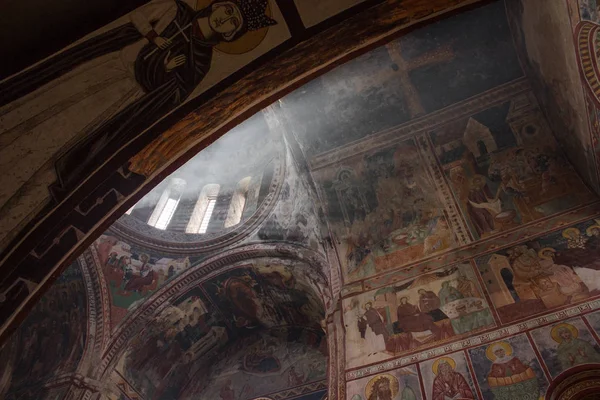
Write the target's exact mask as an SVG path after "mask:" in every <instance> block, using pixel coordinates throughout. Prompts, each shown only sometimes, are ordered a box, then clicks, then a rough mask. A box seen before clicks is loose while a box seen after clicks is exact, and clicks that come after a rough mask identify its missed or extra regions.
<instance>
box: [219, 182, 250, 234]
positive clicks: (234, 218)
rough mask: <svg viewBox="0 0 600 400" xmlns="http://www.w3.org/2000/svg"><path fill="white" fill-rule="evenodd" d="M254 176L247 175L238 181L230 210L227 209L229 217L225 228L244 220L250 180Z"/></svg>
mask: <svg viewBox="0 0 600 400" xmlns="http://www.w3.org/2000/svg"><path fill="white" fill-rule="evenodd" d="M251 180H252V177H250V176H247V177H245V178H244V179H242V180H241V181H239V182H238V184H237V188H236V189H235V193H233V197H232V198H231V204H230V205H229V211H227V218H226V219H225V225H224V226H225V228H229V227H230V226H235V225H237V224H239V223H240V221H241V220H242V215H243V214H244V207H245V206H246V200H247V198H248V189H249V188H250V181H251Z"/></svg>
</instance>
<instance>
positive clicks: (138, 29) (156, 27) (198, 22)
mask: <svg viewBox="0 0 600 400" xmlns="http://www.w3.org/2000/svg"><path fill="white" fill-rule="evenodd" d="M200 1H201V0H198V2H200ZM198 2H196V0H186V1H185V2H184V1H182V0H152V1H151V2H150V3H148V4H147V5H145V6H143V7H140V8H138V9H136V10H135V11H133V12H132V13H131V14H130V15H129V17H130V22H129V23H126V24H124V25H121V26H118V27H116V28H113V29H111V30H108V31H105V32H103V33H100V34H98V35H96V36H93V37H91V38H90V39H88V40H86V41H84V42H81V43H79V44H77V45H75V46H73V47H71V48H68V49H66V50H64V51H63V52H60V53H58V54H56V55H55V56H53V57H51V58H49V59H47V60H45V61H43V62H41V63H40V64H37V65H36V66H34V67H32V68H30V69H28V70H26V71H24V72H23V73H21V74H18V75H15V76H13V77H11V78H9V79H7V80H5V81H4V82H1V83H0V116H2V118H1V119H0V122H1V123H0V134H3V133H6V132H7V131H13V132H12V133H13V134H15V135H18V134H19V133H22V134H23V135H25V134H27V135H29V138H30V139H32V140H34V141H35V140H36V137H37V138H43V137H44V136H48V137H50V136H51V137H60V134H62V136H65V134H64V133H63V132H64V131H65V129H66V130H69V129H72V130H73V132H70V133H71V136H70V138H66V139H71V138H73V137H76V136H81V137H84V140H83V141H80V142H79V143H77V144H76V146H75V148H74V149H71V150H70V151H69V152H68V153H67V154H65V155H64V156H63V157H62V158H61V159H60V160H59V161H58V164H57V170H58V173H59V175H61V171H66V172H65V174H66V175H67V176H66V177H65V176H60V180H61V183H62V184H63V185H64V186H70V185H72V184H74V183H76V182H75V181H76V180H77V179H78V178H81V177H82V176H83V174H84V173H87V172H89V171H90V168H91V167H93V165H90V161H91V160H92V159H96V162H97V160H105V159H107V158H108V157H109V156H110V155H111V154H112V153H114V152H115V151H116V150H117V149H118V148H119V147H120V145H122V144H124V143H127V142H128V141H129V140H130V139H132V138H134V137H135V136H137V135H138V134H139V133H141V132H143V131H144V130H145V129H147V128H148V127H150V126H151V125H152V124H153V123H155V122H156V121H157V120H158V119H160V118H161V117H162V116H164V115H165V114H167V113H168V112H170V111H171V110H173V109H174V108H176V107H177V106H179V105H180V104H182V103H183V102H184V101H185V100H186V99H187V98H188V97H189V96H190V95H191V93H192V92H193V90H194V89H195V88H196V87H197V86H198V85H199V84H200V82H202V80H203V79H204V78H205V76H206V74H207V73H208V71H209V69H210V68H211V62H212V55H213V50H214V48H215V47H218V46H219V45H220V44H223V43H232V42H235V41H238V42H242V41H243V40H244V39H245V37H244V35H246V34H248V33H249V32H254V31H259V30H263V29H265V28H268V27H269V26H272V25H275V24H276V23H277V22H276V21H275V20H273V19H271V18H270V17H269V16H268V15H267V13H268V3H267V0H228V1H219V0H217V1H213V2H212V3H210V5H208V6H206V7H203V8H199V9H196V6H197V4H198ZM263 37H264V36H263ZM260 40H262V38H261V39H260ZM257 44H258V43H256V45H257ZM253 47H255V46H253ZM250 49H251V48H250ZM246 51H247V50H246ZM217 68H218V66H217ZM16 100H18V101H16ZM78 107H79V109H78ZM61 114H62V116H61ZM61 118H62V120H65V119H67V120H69V125H68V126H65V125H64V123H63V124H61V123H60V121H61ZM22 126H26V127H27V131H26V132H15V131H18V130H19V129H21V127H22ZM53 129H54V130H56V131H57V132H52V130H53ZM54 133H56V135H54ZM65 143H66V141H65ZM1 156H2V155H1V154H0V157H1Z"/></svg>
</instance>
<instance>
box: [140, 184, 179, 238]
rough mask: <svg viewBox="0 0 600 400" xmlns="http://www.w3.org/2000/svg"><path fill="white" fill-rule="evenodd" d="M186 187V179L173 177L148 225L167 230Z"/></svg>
mask: <svg viewBox="0 0 600 400" xmlns="http://www.w3.org/2000/svg"><path fill="white" fill-rule="evenodd" d="M184 188H185V181H184V180H183V179H180V178H173V179H171V182H170V183H169V186H167V188H166V189H165V190H164V192H163V193H162V195H161V196H160V199H159V200H158V203H157V204H156V207H154V211H152V215H150V218H149V219H148V225H150V226H153V227H155V228H157V229H162V230H165V229H167V226H169V222H171V218H173V214H174V213H175V210H176V209H177V205H178V204H179V199H180V198H181V194H182V193H183V189H184Z"/></svg>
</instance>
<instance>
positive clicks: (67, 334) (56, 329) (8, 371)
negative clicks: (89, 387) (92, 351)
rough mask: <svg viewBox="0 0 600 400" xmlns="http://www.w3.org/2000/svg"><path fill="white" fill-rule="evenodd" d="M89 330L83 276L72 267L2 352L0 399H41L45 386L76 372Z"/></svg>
mask: <svg viewBox="0 0 600 400" xmlns="http://www.w3.org/2000/svg"><path fill="white" fill-rule="evenodd" d="M86 330H87V302H86V290H85V287H84V282H83V277H82V273H81V270H80V269H79V266H78V265H77V264H73V265H72V266H70V267H69V268H67V269H66V270H65V271H64V272H63V273H62V274H61V275H60V277H58V279H57V280H56V282H55V283H54V284H53V285H52V287H51V288H50V289H49V290H48V292H46V294H45V295H44V296H43V297H42V299H41V300H40V302H39V303H38V304H37V305H36V306H35V307H34V309H33V310H32V311H31V312H30V314H29V315H28V316H27V318H26V319H25V321H23V323H22V324H21V326H20V327H19V328H18V330H17V331H16V332H15V333H14V334H13V335H12V336H11V338H10V339H9V341H7V342H6V343H5V344H4V346H3V347H2V349H1V350H0V365H1V367H0V397H1V398H3V399H7V400H13V399H14V400H16V399H23V398H37V396H41V395H42V394H43V393H44V392H45V389H44V390H43V388H42V387H41V385H42V384H44V383H45V382H47V381H49V380H50V379H52V378H53V377H55V376H58V375H61V374H65V373H71V372H74V371H75V370H76V368H77V365H78V364H79V361H80V359H81V357H82V355H83V351H84V348H85V343H86V333H87V332H86ZM28 396H33V397H28Z"/></svg>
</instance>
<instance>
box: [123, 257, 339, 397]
mask: <svg viewBox="0 0 600 400" xmlns="http://www.w3.org/2000/svg"><path fill="white" fill-rule="evenodd" d="M297 267H298V268H297V269H298V271H301V270H302V266H297ZM295 272H296V271H295V270H294V273H292V270H291V269H290V268H289V267H287V266H284V265H273V264H269V263H259V264H257V265H255V266H253V267H245V268H236V269H233V270H230V271H228V272H226V273H225V274H222V275H219V276H217V277H216V278H213V279H211V280H209V281H207V282H205V283H203V284H202V285H201V286H199V287H197V288H195V289H193V290H191V291H189V292H188V293H186V294H185V295H183V296H182V297H180V298H179V299H177V300H176V301H174V302H173V303H172V304H171V305H169V306H167V307H165V308H164V309H163V310H162V311H161V312H160V314H159V315H158V316H156V317H155V318H154V320H153V322H152V323H151V324H148V325H147V326H146V327H145V328H144V329H143V330H142V332H140V334H138V335H137V336H136V337H135V339H134V340H133V342H132V343H131V344H130V346H129V350H128V352H127V354H125V355H124V357H123V358H122V360H121V363H120V366H119V367H118V371H119V373H120V374H121V375H122V376H123V377H124V378H125V379H126V380H127V381H128V382H129V383H130V384H131V385H132V386H133V387H135V388H136V389H137V390H138V391H140V392H141V393H142V394H143V395H144V396H146V397H148V398H154V399H159V400H162V399H164V400H166V399H171V398H188V397H190V396H192V397H193V396H196V395H197V394H199V393H202V392H203V391H204V390H213V389H214V387H209V388H207V387H206V386H203V385H206V384H207V383H208V382H207V381H206V380H204V379H200V380H199V379H198V377H202V376H205V375H206V374H208V373H209V372H210V371H211V368H212V367H214V363H215V362H216V361H217V360H218V359H216V358H215V357H216V356H217V355H218V356H219V359H220V358H221V357H222V356H223V354H224V353H223V352H228V351H231V352H232V354H230V355H231V357H234V359H237V358H235V357H237V355H235V354H237V352H238V351H241V350H242V349H245V350H246V351H248V353H247V355H248V357H247V358H246V364H245V366H243V367H242V366H240V367H239V368H238V369H241V372H243V373H244V374H246V375H243V376H241V377H239V379H238V380H236V381H235V385H234V386H231V387H230V386H227V382H228V381H229V378H227V376H229V375H230V373H232V371H230V370H229V369H227V368H229V367H232V366H231V363H230V364H227V365H226V364H224V365H222V366H221V370H220V371H221V372H219V374H220V375H219V376H221V375H222V376H221V377H220V378H219V377H218V376H216V377H215V379H217V378H218V380H219V383H220V384H222V390H223V391H222V392H220V391H219V393H222V394H223V396H225V397H223V398H225V399H229V398H239V397H238V396H240V395H242V394H243V396H252V394H250V392H248V391H249V390H250V389H249V388H248V387H247V385H246V386H244V384H243V382H246V380H247V379H249V378H250V376H251V375H253V374H258V375H260V374H266V375H264V376H263V378H265V381H264V382H265V389H264V390H266V391H270V390H271V389H272V388H276V387H277V388H283V387H286V386H282V385H284V383H283V382H284V381H285V384H286V385H287V384H288V383H289V382H290V381H291V380H294V379H296V381H297V382H300V381H302V382H303V383H305V382H309V381H310V380H319V379H322V378H319V376H321V373H320V372H318V371H320V370H322V369H323V367H318V368H317V365H316V364H317V359H319V357H318V356H317V352H318V353H319V354H321V358H320V360H321V361H322V360H323V359H324V357H325V356H324V355H323V354H326V352H327V348H326V342H325V340H323V339H324V333H323V331H322V329H321V325H320V321H321V320H322V319H323V317H324V310H323V304H322V302H321V301H320V300H319V299H317V298H316V295H314V294H313V293H314V291H313V290H312V289H311V288H312V286H310V285H312V283H310V281H309V280H305V277H306V276H307V275H306V274H304V275H303V274H301V273H295ZM261 332H263V333H265V332H266V333H265V335H267V336H272V337H273V338H274V339H272V340H275V342H277V343H279V345H277V346H279V347H277V346H275V347H277V348H278V350H277V355H274V352H275V350H276V349H275V348H272V346H271V345H270V343H271V342H272V340H271V339H268V338H267V336H261V337H258V336H257V335H259V334H261ZM276 339H277V340H276ZM282 343H291V344H289V345H284V344H282ZM293 343H303V344H304V345H305V347H306V346H308V347H311V348H313V349H314V351H312V350H311V351H309V350H306V351H309V352H310V354H312V355H310V357H307V359H306V361H307V363H308V364H305V365H304V364H303V365H300V364H298V365H297V366H296V367H295V368H293V369H292V365H291V363H290V361H289V357H291V355H289V354H293V353H294V352H297V351H298V349H297V348H296V349H295V350H294V345H293ZM232 345H234V346H238V347H236V350H235V351H234V350H231V346H232ZM281 346H283V347H281ZM290 346H291V347H290ZM251 349H254V350H253V352H250V350H251ZM286 349H287V350H286ZM270 353H272V354H271V356H269V354H270ZM288 353H289V354H288ZM286 354H288V356H286ZM286 357H287V358H286ZM284 359H285V360H287V361H285V362H286V364H285V365H283V364H282V362H283V360H284ZM228 365H229V367H228ZM241 365H244V364H243V363H242V364H241ZM277 366H279V367H277ZM284 366H285V368H284V369H282V368H283V367H284ZM232 368H233V367H232ZM275 370H277V371H275ZM241 372H240V373H241ZM215 373H216V372H215ZM269 374H272V375H273V376H274V378H273V379H271V380H269V379H267V376H270V375H269ZM311 374H312V375H311ZM307 379H308V380H307ZM229 382H230V383H231V384H233V382H232V381H229ZM238 383H241V385H238ZM219 390H221V389H219ZM276 390H277V389H273V391H276ZM232 391H233V392H235V393H236V395H235V396H234V397H226V396H230V395H231V396H233V394H232V393H233V392H232ZM253 393H255V392H253ZM209 398H213V397H210V396H209ZM243 398H246V397H243ZM248 398H250V397H248Z"/></svg>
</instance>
